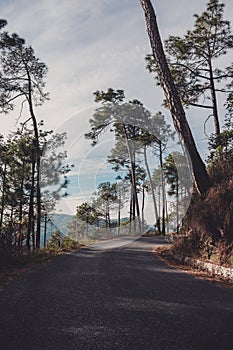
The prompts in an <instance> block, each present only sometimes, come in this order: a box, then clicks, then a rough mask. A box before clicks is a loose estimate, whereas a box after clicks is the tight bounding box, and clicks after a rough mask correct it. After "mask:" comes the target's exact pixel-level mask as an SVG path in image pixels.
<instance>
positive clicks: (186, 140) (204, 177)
mask: <svg viewBox="0 0 233 350" xmlns="http://www.w3.org/2000/svg"><path fill="white" fill-rule="evenodd" d="M140 2H141V6H142V8H143V10H144V13H145V17H146V25H147V31H148V35H149V39H150V44H151V48H152V52H153V56H154V60H155V63H156V66H157V71H158V76H159V79H160V82H161V85H162V87H163V90H164V93H165V97H166V100H167V102H168V106H169V109H170V112H171V115H172V118H173V123H174V126H175V128H176V131H177V133H178V135H179V137H180V142H181V144H182V146H183V149H184V152H185V154H186V157H187V159H188V160H190V161H191V164H192V172H193V178H194V181H195V184H196V187H197V189H198V191H199V192H200V193H205V192H206V191H208V189H209V188H210V186H211V181H210V178H209V176H208V173H207V171H206V167H205V164H204V163H203V161H202V159H201V157H200V154H199V153H198V151H197V148H196V145H195V142H194V139H193V135H192V133H191V130H190V128H189V124H188V121H187V119H186V116H185V112H184V109H183V106H182V103H181V100H180V98H179V94H178V91H177V88H176V86H175V84H174V80H173V78H172V75H171V72H170V69H169V66H168V63H167V60H166V57H165V54H164V50H163V45H162V42H161V38H160V34H159V30H158V25H157V21H156V16H155V12H154V9H153V6H152V4H151V1H150V0H140Z"/></svg>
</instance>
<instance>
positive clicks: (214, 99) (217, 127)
mask: <svg viewBox="0 0 233 350" xmlns="http://www.w3.org/2000/svg"><path fill="white" fill-rule="evenodd" d="M208 65H209V74H210V91H211V98H212V105H213V117H214V128H215V134H216V135H219V134H220V125H219V118H218V107H217V97H216V90H215V84H214V76H213V67H212V62H211V60H209V62H208Z"/></svg>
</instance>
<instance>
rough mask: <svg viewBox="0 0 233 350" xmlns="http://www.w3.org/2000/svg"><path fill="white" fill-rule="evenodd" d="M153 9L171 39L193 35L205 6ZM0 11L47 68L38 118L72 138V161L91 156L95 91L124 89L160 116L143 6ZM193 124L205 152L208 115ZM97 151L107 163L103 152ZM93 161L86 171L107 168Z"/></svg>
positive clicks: (26, 2) (84, 0) (84, 2)
mask: <svg viewBox="0 0 233 350" xmlns="http://www.w3.org/2000/svg"><path fill="white" fill-rule="evenodd" d="M152 2H153V4H154V5H155V9H156V13H157V15H158V22H159V26H160V31H161V34H162V37H163V39H166V38H167V37H168V35H169V34H172V35H183V33H184V32H185V31H186V30H187V29H188V28H191V27H192V23H193V14H194V13H201V12H202V11H203V10H204V8H205V5H206V2H207V0H206V1H203V0H195V1H190V0H163V1H162V0H153V1H152ZM224 2H225V3H226V10H225V15H226V18H229V19H231V17H232V16H231V15H232V13H233V2H232V0H225V1H224ZM0 10H1V16H2V18H6V19H7V20H8V26H7V30H9V31H13V32H17V33H18V34H19V35H21V36H22V37H24V38H25V39H26V40H27V42H28V43H29V44H31V45H32V46H33V48H34V49H35V52H36V54H37V56H38V57H40V59H41V60H42V61H44V62H45V63H46V64H47V65H48V67H49V72H48V76H47V79H46V80H47V85H46V89H47V91H49V92H50V96H51V100H50V101H48V102H46V103H45V104H44V105H43V106H42V107H40V108H38V109H37V115H38V117H39V118H40V119H44V120H45V125H46V128H47V129H54V130H55V131H64V130H67V132H68V142H67V147H68V149H69V152H70V154H69V157H70V158H71V159H72V158H74V156H76V158H77V159H78V158H79V159H80V158H81V159H82V158H83V157H86V155H87V154H88V152H92V151H90V147H89V144H88V143H87V142H84V141H83V140H84V137H83V135H84V133H85V132H86V131H87V129H88V120H89V118H90V117H91V115H92V112H93V110H94V107H93V95H92V94H93V92H94V91H95V90H97V89H100V90H105V89H107V88H108V87H113V88H122V89H125V92H126V96H127V98H128V99H132V98H137V99H139V100H141V101H142V102H143V103H144V104H145V105H146V106H147V107H148V108H150V109H153V110H155V111H156V110H160V109H161V102H162V98H163V93H162V92H161V91H160V90H159V89H158V88H156V87H155V82H154V79H153V77H152V76H151V75H149V73H148V72H147V71H146V70H145V62H144V56H145V54H147V53H149V52H150V48H149V41H148V36H147V33H146V27H145V19H144V14H143V11H142V9H141V7H140V2H139V0H138V1H132V0H121V1H119V0H111V1H109V0H41V1H30V0H11V1H3V0H2V1H0ZM88 108H90V109H88ZM166 114H168V112H166ZM1 118H2V119H1V131H2V132H4V133H6V132H7V131H8V130H9V129H12V128H13V127H14V126H15V121H14V120H15V116H14V117H11V116H7V117H2V116H1ZM188 118H189V120H190V123H191V127H192V129H193V130H194V134H195V137H196V139H197V141H198V142H197V143H198V144H199V145H201V148H202V149H203V146H205V145H206V144H204V143H203V140H202V139H203V137H204V136H203V132H202V130H201V128H202V126H201V125H202V124H203V120H204V119H205V112H202V114H201V113H200V111H199V110H198V115H197V112H193V111H189V112H188ZM99 151H100V154H101V156H102V157H103V156H104V152H103V151H102V150H100V148H99ZM93 152H94V151H93ZM77 154H79V156H77ZM90 154H91V153H90ZM93 155H94V153H93ZM95 157H96V156H95ZM92 158H93V159H92V163H91V162H90V161H89V163H88V161H87V158H85V159H86V160H85V162H86V163H85V170H86V171H93V172H95V171H96V169H98V166H101V162H100V163H99V161H98V159H97V157H96V162H94V156H93V157H92ZM83 164H84V163H83ZM98 164H99V165H98ZM82 170H83V171H84V168H83V169H82Z"/></svg>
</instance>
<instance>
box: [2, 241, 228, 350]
mask: <svg viewBox="0 0 233 350" xmlns="http://www.w3.org/2000/svg"><path fill="white" fill-rule="evenodd" d="M127 242H128V241H127ZM127 242H125V243H127ZM121 243H122V242H120V241H114V242H110V243H108V242H105V243H100V244H96V245H93V246H90V247H87V248H84V249H81V250H79V251H77V252H75V253H72V254H67V255H62V256H59V257H57V258H55V259H53V260H52V261H49V262H45V263H42V264H39V265H37V266H35V267H33V268H32V269H30V270H29V271H27V272H26V273H24V274H23V275H21V276H20V277H17V278H15V279H14V280H13V281H12V282H11V283H10V284H9V285H8V286H7V288H5V290H3V291H1V292H0V349H1V350H52V349H53V350H63V349H64V350H71V349H72V350H73V349H78V350H82V349H83V350H88V349H91V350H95V349H99V350H103V349H109V350H110V349H111V350H112V349H130V350H136V349H142V350H147V349H153V350H154V349H159V350H163V349H169V350H170V349H179V350H182V349H185V350H189V349H197V350H205V349H206V350H215V349H217V350H221V349H233V290H229V289H224V288H222V287H219V286H215V285H213V284H212V283H211V282H208V281H204V280H200V279H197V278H195V277H193V276H191V275H188V274H186V273H183V272H181V271H179V270H176V269H173V268H170V267H168V266H166V265H165V264H164V263H163V262H161V261H160V260H158V259H157V258H156V257H155V256H154V255H153V254H152V249H153V247H154V246H155V245H156V244H160V243H161V241H160V240H159V239H157V240H155V239H154V238H142V239H139V240H137V241H134V242H131V243H128V244H127V245H124V246H121Z"/></svg>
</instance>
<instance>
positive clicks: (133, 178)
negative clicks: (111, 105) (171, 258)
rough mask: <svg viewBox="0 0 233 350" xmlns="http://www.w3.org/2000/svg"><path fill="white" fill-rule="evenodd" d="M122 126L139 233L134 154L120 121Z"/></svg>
mask: <svg viewBox="0 0 233 350" xmlns="http://www.w3.org/2000/svg"><path fill="white" fill-rule="evenodd" d="M122 126H123V130H124V135H125V142H126V147H127V151H128V156H129V159H130V175H131V183H132V187H133V192H134V193H133V197H134V200H135V205H136V213H137V221H138V226H139V232H141V220H140V207H139V201H138V195H137V185H136V177H135V154H134V155H133V154H132V151H131V148H130V145H129V140H128V135H127V130H126V127H125V124H124V122H123V121H122Z"/></svg>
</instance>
